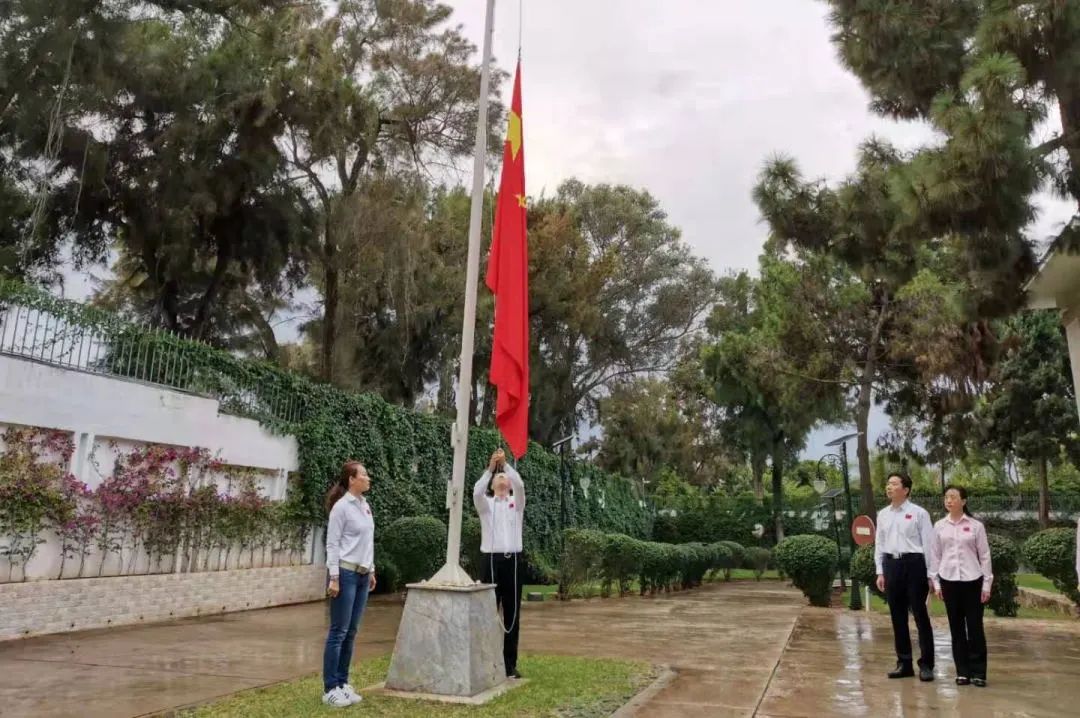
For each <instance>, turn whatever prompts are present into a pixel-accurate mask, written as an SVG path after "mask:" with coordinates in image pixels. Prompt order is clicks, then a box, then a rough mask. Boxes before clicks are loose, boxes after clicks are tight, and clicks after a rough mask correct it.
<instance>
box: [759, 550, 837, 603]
mask: <svg viewBox="0 0 1080 718" xmlns="http://www.w3.org/2000/svg"><path fill="white" fill-rule="evenodd" d="M773 556H774V557H775V558H776V564H777V566H779V567H780V569H781V570H783V572H784V573H786V574H787V575H788V576H790V577H791V579H792V581H794V582H795V585H796V586H797V587H798V588H799V589H800V590H801V591H802V592H803V594H804V595H805V596H806V598H807V599H808V600H809V601H810V605H811V606H828V605H829V597H830V595H831V594H832V584H833V578H834V577H835V576H836V565H837V559H836V542H835V541H830V540H829V539H827V538H825V537H824V536H813V535H799V536H790V537H788V538H786V539H784V540H783V541H781V542H780V543H779V544H777V546H776V549H775V550H774V551H773Z"/></svg>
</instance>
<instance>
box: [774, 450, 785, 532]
mask: <svg viewBox="0 0 1080 718" xmlns="http://www.w3.org/2000/svg"><path fill="white" fill-rule="evenodd" d="M783 444H784V442H783V439H774V440H773V452H772V506H773V526H774V528H775V529H776V543H780V542H781V541H783V540H784V459H783V454H784V450H783Z"/></svg>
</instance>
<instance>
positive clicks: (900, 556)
mask: <svg viewBox="0 0 1080 718" xmlns="http://www.w3.org/2000/svg"><path fill="white" fill-rule="evenodd" d="M915 556H918V557H919V558H921V559H925V558H926V556H925V555H924V554H922V553H921V552H918V551H915V552H912V553H886V554H885V558H891V559H893V560H896V561H899V560H901V559H905V558H913V557H915Z"/></svg>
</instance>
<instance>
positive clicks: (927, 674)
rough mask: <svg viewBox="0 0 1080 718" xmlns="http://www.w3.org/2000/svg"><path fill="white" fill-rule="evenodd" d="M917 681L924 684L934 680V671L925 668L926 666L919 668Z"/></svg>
mask: <svg viewBox="0 0 1080 718" xmlns="http://www.w3.org/2000/svg"><path fill="white" fill-rule="evenodd" d="M919 680H920V681H923V682H924V683H929V682H930V681H932V680H934V669H933V668H927V667H926V666H920V667H919Z"/></svg>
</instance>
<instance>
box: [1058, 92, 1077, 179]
mask: <svg viewBox="0 0 1080 718" xmlns="http://www.w3.org/2000/svg"><path fill="white" fill-rule="evenodd" d="M1066 77H1068V79H1067V80H1066V82H1067V83H1068V86H1066V87H1056V88H1054V89H1055V90H1056V91H1057V96H1058V112H1059V114H1060V117H1061V134H1062V135H1063V137H1064V138H1065V142H1064V146H1065V152H1066V153H1067V154H1068V155H1069V165H1070V170H1071V171H1070V173H1069V181H1068V190H1069V194H1071V195H1072V197H1073V199H1075V200H1077V201H1080V81H1078V80H1077V79H1076V77H1075V75H1066Z"/></svg>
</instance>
